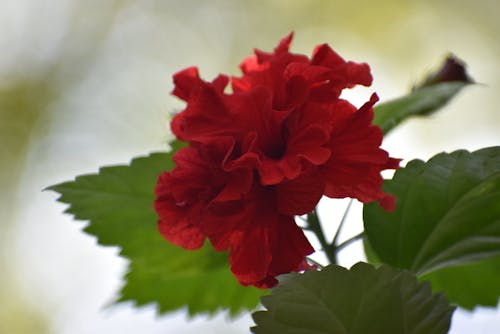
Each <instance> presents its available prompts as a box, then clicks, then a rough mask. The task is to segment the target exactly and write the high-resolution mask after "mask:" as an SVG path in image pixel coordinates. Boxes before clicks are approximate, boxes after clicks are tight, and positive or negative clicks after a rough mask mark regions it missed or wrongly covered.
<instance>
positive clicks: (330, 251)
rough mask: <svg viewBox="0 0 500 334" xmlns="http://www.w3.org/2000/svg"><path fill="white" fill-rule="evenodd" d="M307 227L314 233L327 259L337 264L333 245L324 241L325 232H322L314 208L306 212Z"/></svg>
mask: <svg viewBox="0 0 500 334" xmlns="http://www.w3.org/2000/svg"><path fill="white" fill-rule="evenodd" d="M307 228H308V229H309V230H310V231H312V232H313V233H314V234H315V235H316V238H318V241H319V243H320V245H321V247H322V248H323V250H324V251H325V254H326V257H327V258H328V261H329V262H330V263H331V264H337V256H336V252H335V247H334V246H333V244H329V243H328V242H327V241H326V238H325V234H324V233H323V229H322V228H321V224H320V222H319V218H318V213H317V212H316V209H314V210H313V211H311V212H310V213H308V214H307Z"/></svg>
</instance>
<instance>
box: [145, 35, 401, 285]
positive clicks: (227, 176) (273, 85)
mask: <svg viewBox="0 0 500 334" xmlns="http://www.w3.org/2000/svg"><path fill="white" fill-rule="evenodd" d="M291 39H292V35H289V36H287V37H286V38H284V39H283V40H282V41H281V42H280V44H279V45H278V47H277V48H276V49H275V51H274V52H273V53H265V52H262V51H256V52H255V56H252V57H249V58H247V59H246V60H244V61H243V63H242V64H241V69H242V72H243V76H242V77H241V78H231V79H229V77H227V76H224V75H220V76H218V77H217V78H216V79H215V80H213V81H212V82H207V81H204V80H202V79H201V78H200V77H199V74H198V71H197V69H196V68H188V69H186V70H183V71H181V72H179V73H177V74H176V75H175V76H174V83H175V89H174V91H173V94H174V95H176V96H178V97H179V98H181V99H183V100H184V101H186V103H187V106H186V108H185V109H184V110H183V111H182V112H180V113H179V114H177V115H176V116H175V117H174V119H173V121H172V131H173V132H174V134H175V135H176V136H177V138H178V139H180V140H183V141H186V142H188V143H189V144H190V146H189V147H186V148H184V149H182V150H180V151H179V152H178V153H177V154H176V155H175V157H174V161H175V163H176V168H175V169H174V170H173V171H171V172H169V173H164V174H162V175H161V176H160V178H159V181H158V184H157V187H156V194H157V199H156V202H155V208H156V211H157V213H158V215H159V217H160V220H159V229H160V232H161V233H162V235H163V236H164V237H165V238H166V239H167V240H169V241H170V242H172V243H174V244H177V245H179V246H181V247H185V248H188V249H196V248H199V247H201V246H202V244H203V242H204V240H205V239H209V240H210V242H211V243H212V245H213V247H214V248H215V249H216V250H219V251H224V250H229V251H230V256H229V261H230V265H231V270H232V272H233V273H234V275H235V276H236V278H237V279H238V280H239V281H240V283H242V284H244V285H254V286H258V287H270V286H273V285H274V284H276V282H277V281H276V279H275V277H276V276H277V275H280V274H284V273H288V272H291V271H298V270H303V269H304V268H305V266H306V264H305V262H304V257H305V256H307V255H308V254H310V253H312V252H313V249H312V247H311V245H310V244H309V242H308V241H307V239H306V238H305V236H304V234H303V233H302V231H301V230H300V228H299V227H298V226H297V225H296V224H295V222H294V216H295V215H302V214H306V213H308V212H310V211H311V210H312V209H314V207H315V206H316V204H317V202H318V201H319V199H320V198H321V196H323V195H326V196H329V197H334V198H343V197H352V198H357V199H358V200H360V201H361V202H364V203H366V202H371V201H378V202H379V203H380V205H382V206H383V207H384V208H386V209H392V208H393V207H394V199H393V197H392V196H390V195H388V194H385V193H383V192H382V191H381V187H382V182H383V180H382V177H381V176H380V172H381V171H382V170H384V169H388V168H397V165H398V160H395V159H392V158H390V157H389V156H388V154H387V152H385V151H384V150H382V149H381V148H380V144H381V141H382V132H381V131H380V129H379V128H378V127H376V126H374V125H372V124H371V122H372V119H373V109H372V107H373V104H374V103H375V102H376V101H377V97H376V95H373V96H372V98H371V99H370V101H369V102H367V103H366V104H365V105H364V106H362V107H361V108H360V109H357V108H355V107H354V106H353V105H352V104H350V103H349V102H347V101H345V100H342V99H340V94H341V92H342V90H343V89H345V88H351V87H353V86H354V85H357V84H362V85H370V84H371V81H372V77H371V74H370V69H369V67H368V65H366V64H357V63H354V62H346V61H344V60H343V59H342V58H341V57H340V56H339V55H338V54H336V53H335V52H334V51H333V50H332V49H331V48H330V47H329V46H327V45H321V46H319V47H317V48H316V50H315V51H314V53H313V56H312V57H311V59H309V58H308V57H306V56H304V55H297V54H292V53H290V52H289V51H288V49H289V45H290V42H291ZM230 81H231V86H232V87H231V88H232V92H231V93H227V92H226V90H227V89H226V88H227V85H228V84H229V82H230Z"/></svg>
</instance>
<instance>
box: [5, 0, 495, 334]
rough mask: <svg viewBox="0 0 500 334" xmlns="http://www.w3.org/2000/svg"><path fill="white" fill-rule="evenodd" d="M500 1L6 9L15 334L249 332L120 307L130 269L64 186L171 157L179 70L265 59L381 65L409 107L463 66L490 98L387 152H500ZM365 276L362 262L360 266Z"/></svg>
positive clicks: (322, 0) (78, 4) (450, 109)
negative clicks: (428, 85) (425, 80)
mask: <svg viewBox="0 0 500 334" xmlns="http://www.w3.org/2000/svg"><path fill="white" fill-rule="evenodd" d="M499 13H500V2H498V1H497V0H475V1H473V0H425V1H396V0H379V1H327V0H312V1H305V0H304V1H299V0H288V1H286V0H268V1H263V0H254V1H234V0H233V1H231V0H212V1H194V0H192V1H190V0H184V1H167V0H165V1H160V0H156V1H153V0H143V1H132V0H122V1H117V0H108V1H97V0H90V1H83V0H81V1H77V0H72V1H71V0H52V1H43V0H0V50H1V52H0V129H1V131H0V140H1V143H2V147H1V148H0V159H1V160H0V161H1V163H0V186H1V189H2V190H1V193H0V196H1V198H0V272H1V275H0V333H1V334H10V333H13V334H17V333H21V334H24V333H40V334H43V333H71V334H74V333H77V334H78V333H136V332H139V331H143V332H147V333H198V332H200V331H203V332H205V333H226V332H227V333H247V332H248V327H249V326H250V325H251V323H252V322H251V320H250V319H249V318H248V317H243V318H241V319H239V320H238V321H236V322H233V323H224V322H225V318H224V316H219V317H216V318H215V319H212V320H210V321H208V320H207V319H204V318H197V319H196V320H195V321H194V322H193V323H188V321H187V320H186V317H185V315H184V314H183V313H182V312H178V313H176V314H174V315H172V316H168V317H164V318H161V319H156V318H155V316H154V308H153V307H150V308H145V309H141V310H135V309H133V308H132V307H131V306H130V305H126V306H123V307H118V308H116V307H113V308H108V307H106V306H107V305H109V304H110V302H111V301H112V300H113V298H114V296H115V294H116V291H117V289H118V287H119V286H120V284H121V283H120V282H121V275H122V274H123V273H124V272H125V270H126V262H125V261H124V260H122V259H120V258H118V257H117V255H116V249H112V248H107V249H104V248H100V247H97V246H96V243H95V240H94V239H92V238H91V237H88V236H86V235H84V234H83V233H81V232H80V228H81V226H82V224H81V223H74V222H71V219H70V218H69V217H66V216H63V215H62V214H61V212H62V211H63V209H64V207H63V206H62V205H60V204H56V203H55V197H56V196H55V194H52V193H47V192H45V193H44V192H42V191H41V190H42V189H43V188H45V187H46V186H49V185H51V184H54V183H57V182H60V181H65V180H69V179H72V178H73V177H74V176H75V175H77V174H81V173H89V172H94V171H96V170H97V168H98V167H99V166H101V165H106V164H111V163H124V162H128V161H129V160H130V159H131V158H132V157H133V156H136V155H144V154H146V153H148V152H151V151H155V150H164V149H166V147H167V145H166V143H167V141H168V140H169V138H171V134H170V133H169V127H168V113H169V112H171V111H174V110H178V109H179V108H181V107H182V104H181V103H180V102H179V101H177V100H176V99H175V98H174V97H171V96H170V95H169V91H170V90H171V89H172V83H171V76H172V74H173V73H174V72H176V71H178V70H180V69H182V68H184V67H187V66H191V65H197V66H199V67H200V70H201V73H202V75H203V76H204V77H205V78H207V79H209V78H212V77H213V76H215V75H216V74H217V73H219V72H225V73H230V74H237V73H238V68H237V65H238V64H239V62H240V61H241V59H243V57H245V56H247V55H249V54H250V53H251V52H252V49H253V48H254V47H258V48H260V49H263V50H271V49H272V48H273V47H274V46H275V44H276V43H277V42H278V40H279V39H280V38H281V37H283V36H285V35H286V34H288V33H289V32H290V31H292V30H293V31H295V41H294V43H293V46H292V49H293V50H294V51H296V52H301V53H306V54H310V53H311V51H312V49H313V47H314V46H315V45H317V44H321V43H323V42H328V43H329V44H330V45H332V46H333V47H334V49H335V50H337V51H338V52H339V53H340V54H341V55H343V56H344V57H345V58H346V59H350V60H355V61H362V62H368V63H369V64H370V65H371V67H372V71H373V75H374V78H375V81H374V84H373V86H372V87H371V88H369V89H365V88H361V89H357V90H355V91H354V92H353V93H352V94H351V92H349V94H347V95H348V96H350V97H352V98H353V101H354V102H355V104H358V105H359V104H361V103H362V102H363V99H366V97H367V96H369V94H370V93H371V92H373V91H376V92H377V93H378V94H379V96H380V97H381V99H382V100H387V99H389V98H392V97H396V96H398V95H401V94H404V93H405V92H407V91H408V89H409V88H410V87H411V85H412V84H413V83H415V82H417V81H418V80H419V79H420V78H421V77H422V76H423V75H424V74H425V73H427V72H428V71H430V70H431V69H432V68H434V67H435V66H437V65H438V63H439V62H440V61H441V60H442V59H443V57H444V56H445V55H446V54H447V53H449V52H453V53H455V54H456V55H457V56H458V57H460V58H461V59H463V60H464V61H466V62H467V64H468V66H469V70H470V73H471V76H472V77H473V78H475V79H476V81H478V82H480V83H482V84H483V85H476V86H473V87H470V88H468V89H466V90H465V91H463V92H462V93H461V94H460V95H459V97H458V98H456V99H455V100H454V101H453V102H452V103H451V104H450V105H448V106H447V107H446V108H445V109H444V110H442V111H441V112H439V113H438V114H436V115H435V116H433V117H432V119H426V120H413V121H410V122H408V123H406V124H405V125H403V126H401V127H400V128H399V129H397V130H396V131H394V132H393V133H392V134H391V135H390V136H389V137H388V138H387V139H386V142H385V143H384V147H385V148H386V149H388V150H389V151H390V152H391V154H392V155H393V156H395V157H401V158H404V159H412V158H415V157H418V158H423V159H426V158H429V157H430V156H432V155H434V154H435V153H437V152H441V151H452V150H455V149H458V148H467V149H477V148H480V147H484V146H491V145H498V143H499V139H500V113H499V112H498V105H499V104H500V96H499V92H500V20H498V14H499ZM347 262H349V260H347ZM498 328H500V313H498V312H497V311H485V310H481V311H479V312H476V313H475V314H474V315H469V314H466V313H464V312H462V313H459V314H458V315H457V316H456V317H455V319H454V324H453V329H452V333H456V334H457V333H472V332H474V333H498Z"/></svg>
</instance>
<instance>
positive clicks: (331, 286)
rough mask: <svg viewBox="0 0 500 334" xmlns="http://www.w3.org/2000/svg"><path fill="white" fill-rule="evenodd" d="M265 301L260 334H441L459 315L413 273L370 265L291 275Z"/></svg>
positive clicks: (258, 320) (259, 319) (257, 314)
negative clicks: (452, 319) (453, 314)
mask: <svg viewBox="0 0 500 334" xmlns="http://www.w3.org/2000/svg"><path fill="white" fill-rule="evenodd" d="M261 300H262V304H263V305H264V306H265V307H266V308H267V311H258V312H255V313H254V314H253V318H254V321H255V323H256V325H257V326H256V327H253V328H252V331H253V332H254V333H257V334H276V333H296V334H321V333H324V334H326V333H328V334H365V333H370V334H387V333H398V334H442V333H447V332H448V329H449V326H450V319H451V315H452V313H453V310H454V309H453V307H450V306H449V305H448V301H447V300H446V297H445V296H444V295H442V294H436V295H432V293H431V288H430V285H429V284H428V283H418V282H417V279H416V277H415V276H414V275H413V274H411V273H410V272H407V271H398V270H396V269H393V268H391V267H389V266H387V265H383V266H381V267H380V268H378V269H375V268H374V267H373V266H371V265H369V264H366V263H358V264H356V265H355V266H353V267H352V268H351V269H350V270H347V269H345V268H343V267H340V266H335V265H330V266H328V267H325V268H324V269H323V270H321V271H307V272H305V273H304V274H290V275H287V276H286V277H285V278H284V279H283V281H282V282H281V283H280V284H279V285H278V286H277V287H276V288H274V289H273V290H271V295H269V296H264V297H262V299H261Z"/></svg>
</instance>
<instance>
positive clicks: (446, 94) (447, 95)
mask: <svg viewBox="0 0 500 334" xmlns="http://www.w3.org/2000/svg"><path fill="white" fill-rule="evenodd" d="M468 84H470V83H469V82H462V81H452V82H443V83H438V84H435V85H432V86H428V87H424V88H420V89H417V90H415V91H413V92H411V93H410V94H408V95H406V96H403V97H400V98H397V99H394V100H391V101H387V102H383V103H380V104H378V105H376V106H375V108H374V113H375V117H374V119H373V124H375V125H378V126H379V127H380V128H381V129H382V132H384V134H388V133H389V131H391V130H392V129H393V128H395V127H396V126H397V125H398V124H400V123H401V122H403V121H404V120H406V119H408V118H410V117H415V116H428V115H430V114H432V113H433V112H435V111H437V110H438V109H440V108H442V107H444V106H445V105H446V104H447V103H448V102H449V101H450V100H451V99H452V98H453V97H454V96H455V95H456V94H457V93H458V92H459V91H460V90H461V89H462V88H463V87H465V86H466V85H468Z"/></svg>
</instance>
